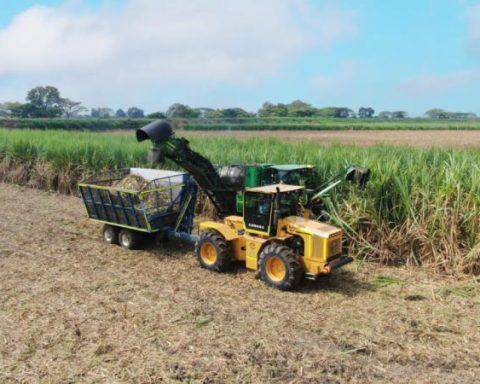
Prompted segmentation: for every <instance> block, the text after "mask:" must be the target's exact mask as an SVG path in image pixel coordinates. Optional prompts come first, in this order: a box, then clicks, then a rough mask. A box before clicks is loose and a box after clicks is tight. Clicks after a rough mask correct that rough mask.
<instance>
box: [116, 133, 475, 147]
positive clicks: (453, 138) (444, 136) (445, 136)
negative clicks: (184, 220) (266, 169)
mask: <svg viewBox="0 0 480 384" xmlns="http://www.w3.org/2000/svg"><path fill="white" fill-rule="evenodd" d="M122 134H125V132H124V131H123V132H122ZM130 134H131V133H130ZM177 135H178V136H186V137H244V138H247V137H259V138H270V137H275V138H277V139H284V140H292V139H293V140H309V141H316V142H318V143H319V144H325V145H332V144H355V145H359V146H371V145H378V144H386V145H409V146H412V147H418V148H430V147H444V148H469V147H480V131H468V130H465V131H461V130H459V131H453V130H452V131H446V130H432V131H420V130H418V131H417V130H402V131H400V130H381V131H353V130H352V131H345V130H343V131H179V132H178V133H177Z"/></svg>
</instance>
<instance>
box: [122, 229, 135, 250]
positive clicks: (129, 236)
mask: <svg viewBox="0 0 480 384" xmlns="http://www.w3.org/2000/svg"><path fill="white" fill-rule="evenodd" d="M118 242H119V243H120V245H121V246H122V247H124V248H127V249H135V248H136V247H137V246H138V234H137V233H135V232H134V231H131V230H130V229H122V230H120V232H119V234H118Z"/></svg>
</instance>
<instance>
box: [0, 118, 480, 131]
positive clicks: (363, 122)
mask: <svg viewBox="0 0 480 384" xmlns="http://www.w3.org/2000/svg"><path fill="white" fill-rule="evenodd" d="M151 121H153V120H152V119H148V118H143V119H117V118H102V119H98V118H95V119H93V118H83V119H63V118H55V119H4V118H1V117H0V127H5V128H22V129H26V128H31V129H38V130H48V129H52V130H53V129H55V130H68V131H83V130H86V131H107V130H133V129H135V128H138V127H141V126H143V125H145V124H148V123H149V122H151ZM172 121H173V123H174V124H175V125H176V126H177V127H182V128H184V129H186V130H192V131H193V130H195V131H196V130H199V131H217V130H222V131H223V130H248V131H264V130H286V131H297V130H312V131H322V130H406V129H408V130H457V129H462V130H478V129H480V119H464V120H438V119H425V118H413V119H399V120H391V119H378V118H374V119H340V118H324V117H261V118H260V117H249V118H216V119H207V118H198V119H172Z"/></svg>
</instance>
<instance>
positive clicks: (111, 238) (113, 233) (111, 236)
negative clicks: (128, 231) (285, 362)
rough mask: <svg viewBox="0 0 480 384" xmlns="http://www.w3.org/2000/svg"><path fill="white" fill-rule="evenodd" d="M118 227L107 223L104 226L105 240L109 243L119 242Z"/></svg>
mask: <svg viewBox="0 0 480 384" xmlns="http://www.w3.org/2000/svg"><path fill="white" fill-rule="evenodd" d="M118 232H119V231H118V228H116V227H114V226H112V225H108V224H105V225H104V226H103V240H105V241H106V242H107V243H109V244H118Z"/></svg>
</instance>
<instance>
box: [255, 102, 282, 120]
mask: <svg viewBox="0 0 480 384" xmlns="http://www.w3.org/2000/svg"><path fill="white" fill-rule="evenodd" d="M258 115H259V116H260V117H285V116H288V108H287V106H286V105H285V104H282V103H278V104H276V105H274V104H272V103H269V102H268V101H266V102H265V103H263V105H262V108H260V109H259V110H258Z"/></svg>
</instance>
